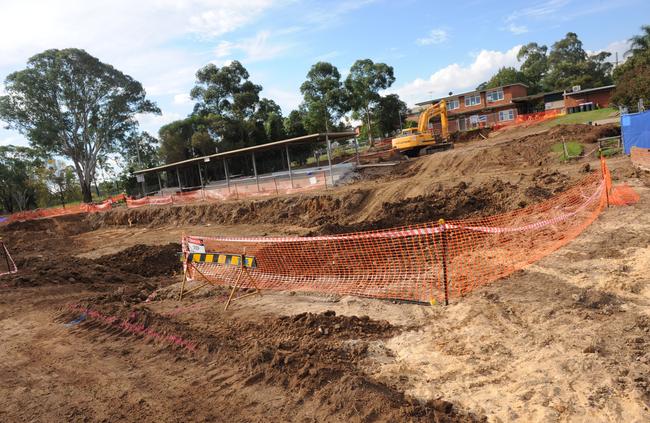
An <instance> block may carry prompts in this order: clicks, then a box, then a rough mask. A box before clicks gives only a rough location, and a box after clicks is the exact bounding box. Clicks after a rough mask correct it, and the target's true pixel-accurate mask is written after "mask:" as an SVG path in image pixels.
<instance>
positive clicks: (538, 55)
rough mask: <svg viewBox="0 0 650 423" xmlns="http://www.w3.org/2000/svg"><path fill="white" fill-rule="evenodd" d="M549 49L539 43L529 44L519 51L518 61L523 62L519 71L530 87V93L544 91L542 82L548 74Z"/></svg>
mask: <svg viewBox="0 0 650 423" xmlns="http://www.w3.org/2000/svg"><path fill="white" fill-rule="evenodd" d="M547 52H548V47H546V46H544V45H541V46H540V45H539V44H537V43H528V44H526V45H525V46H523V47H521V49H519V52H518V53H517V60H519V61H520V62H522V61H523V63H522V64H521V67H520V69H519V71H520V72H521V74H522V75H523V77H524V80H525V81H526V84H527V85H528V87H529V90H530V93H531V94H535V93H538V92H540V91H544V90H545V89H546V87H544V85H543V83H542V81H543V80H544V77H545V76H546V73H547V72H548V57H547V56H546V53H547Z"/></svg>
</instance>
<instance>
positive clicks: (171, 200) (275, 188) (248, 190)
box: [126, 172, 327, 208]
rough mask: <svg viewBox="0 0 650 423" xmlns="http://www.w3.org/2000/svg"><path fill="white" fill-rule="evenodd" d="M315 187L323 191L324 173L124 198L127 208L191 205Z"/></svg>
mask: <svg viewBox="0 0 650 423" xmlns="http://www.w3.org/2000/svg"><path fill="white" fill-rule="evenodd" d="M318 188H327V174H326V173H325V172H322V173H318V174H315V175H306V176H300V177H298V176H297V175H296V176H294V178H293V182H292V181H291V180H290V179H279V180H278V179H260V182H259V185H258V184H257V183H256V182H255V181H248V182H246V183H244V184H242V183H241V182H240V183H235V182H233V183H232V184H231V186H230V188H228V187H220V188H205V189H199V190H195V191H190V192H183V193H177V194H172V195H166V196H160V195H153V196H149V197H144V198H139V199H137V200H131V199H127V200H126V204H127V207H129V208H137V207H143V206H149V205H168V204H194V203H199V202H202V201H225V200H238V199H242V198H254V197H265V196H269V195H277V194H291V193H294V192H305V191H309V190H312V189H318Z"/></svg>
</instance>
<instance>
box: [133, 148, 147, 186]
mask: <svg viewBox="0 0 650 423" xmlns="http://www.w3.org/2000/svg"><path fill="white" fill-rule="evenodd" d="M135 150H136V151H137V152H138V167H139V168H140V170H142V160H141V159H140V137H139V136H136V137H135ZM146 196H147V188H146V185H145V181H144V173H143V174H142V197H146Z"/></svg>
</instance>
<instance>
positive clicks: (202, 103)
mask: <svg viewBox="0 0 650 423" xmlns="http://www.w3.org/2000/svg"><path fill="white" fill-rule="evenodd" d="M249 76H250V75H249V74H248V71H247V70H246V68H244V66H243V65H242V64H241V63H239V62H238V61H236V60H235V61H233V62H232V63H230V64H229V65H228V66H223V67H222V68H218V67H217V66H216V65H214V64H213V63H210V64H209V65H206V66H204V67H203V68H201V69H199V70H198V72H197V73H196V85H195V86H194V88H192V90H191V91H190V96H191V98H192V99H193V100H196V101H197V103H196V105H195V106H194V111H195V112H197V113H198V114H202V115H206V114H215V115H219V116H222V117H226V118H234V119H245V118H248V117H250V116H251V115H252V114H253V112H254V111H255V106H256V105H257V103H258V102H259V93H260V91H262V86H261V85H256V84H253V83H252V82H251V81H249V80H248V78H249Z"/></svg>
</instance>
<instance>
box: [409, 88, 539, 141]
mask: <svg viewBox="0 0 650 423" xmlns="http://www.w3.org/2000/svg"><path fill="white" fill-rule="evenodd" d="M527 94H528V87H527V86H526V85H525V84H520V83H517V84H510V85H504V86H502V87H496V88H490V89H486V90H476V91H469V92H466V93H462V94H456V95H450V96H448V97H443V98H438V99H435V100H431V101H424V102H422V103H416V105H417V106H420V107H419V108H418V109H417V111H414V113H413V114H412V115H409V116H408V117H407V119H409V120H415V121H417V115H418V114H419V112H420V111H421V110H422V109H423V108H426V107H428V106H429V105H430V104H433V103H437V102H439V101H440V100H443V99H444V100H445V101H446V102H447V117H448V119H449V131H450V132H456V131H466V130H468V129H473V128H479V127H485V126H492V125H495V124H497V123H506V122H510V121H513V120H514V119H515V118H516V117H517V113H518V112H517V105H516V104H515V103H514V102H513V99H514V98H517V97H525V96H526V95H527ZM436 127H439V124H434V128H436ZM436 129H437V128H436Z"/></svg>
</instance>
